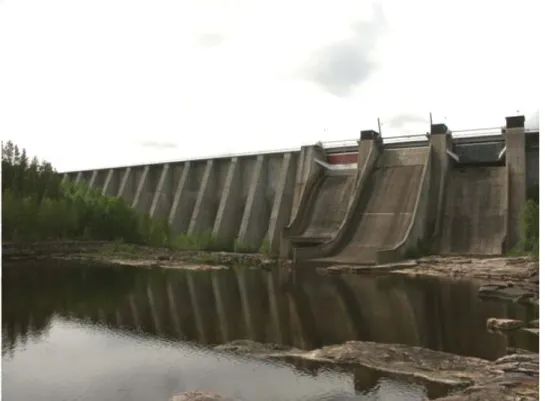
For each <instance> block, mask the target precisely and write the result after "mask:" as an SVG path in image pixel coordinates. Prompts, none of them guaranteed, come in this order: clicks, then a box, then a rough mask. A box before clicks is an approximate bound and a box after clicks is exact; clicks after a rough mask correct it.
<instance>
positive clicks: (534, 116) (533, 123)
mask: <svg viewBox="0 0 545 401" xmlns="http://www.w3.org/2000/svg"><path fill="white" fill-rule="evenodd" d="M524 125H525V126H526V128H531V129H539V110H537V111H535V112H534V113H531V114H530V115H529V116H528V117H526V121H525V124H524Z"/></svg>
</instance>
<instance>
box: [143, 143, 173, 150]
mask: <svg viewBox="0 0 545 401" xmlns="http://www.w3.org/2000/svg"><path fill="white" fill-rule="evenodd" d="M140 145H141V146H143V147H145V148H153V149H176V148H177V147H178V145H176V144H175V143H174V142H157V141H145V142H141V143H140Z"/></svg>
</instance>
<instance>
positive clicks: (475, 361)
mask: <svg viewBox="0 0 545 401" xmlns="http://www.w3.org/2000/svg"><path fill="white" fill-rule="evenodd" d="M215 349H216V350H219V351H223V352H231V353H236V354H239V355H245V356H248V355H251V356H254V357H258V358H268V359H281V360H288V359H289V360H291V361H312V362H319V363H324V364H335V365H341V364H342V365H350V366H353V367H358V366H359V367H365V368H369V369H372V370H374V371H378V372H380V373H383V374H388V375H395V376H396V377H401V378H405V379H407V380H413V379H419V380H423V381H425V382H427V383H430V384H440V385H444V386H448V387H449V388H450V389H451V391H450V392H451V393H452V394H451V395H447V396H443V397H441V398H436V399H437V400H441V401H470V400H483V401H487V400H491V401H492V400H493V401H508V400H528V401H530V400H538V399H539V355H538V354H536V353H530V352H526V353H521V354H518V353H517V354H511V355H506V356H504V357H502V358H499V359H497V360H496V361H487V360H484V359H480V358H474V357H465V356H459V355H455V354H449V353H445V352H440V351H433V350H430V349H426V348H421V347H413V346H407V345H402V344H383V343H376V342H362V341H348V342H345V343H344V344H339V345H331V346H326V347H323V348H320V349H316V350H312V351H303V350H299V349H294V348H289V347H284V346H279V345H276V344H260V343H255V342H253V341H249V340H237V341H234V342H231V343H227V344H222V345H218V346H216V347H215ZM517 397H518V398H517ZM207 400H218V401H219V400H227V399H226V398H221V397H220V396H218V395H214V394H211V393H203V392H191V393H185V394H180V395H176V396H175V397H173V398H172V401H207Z"/></svg>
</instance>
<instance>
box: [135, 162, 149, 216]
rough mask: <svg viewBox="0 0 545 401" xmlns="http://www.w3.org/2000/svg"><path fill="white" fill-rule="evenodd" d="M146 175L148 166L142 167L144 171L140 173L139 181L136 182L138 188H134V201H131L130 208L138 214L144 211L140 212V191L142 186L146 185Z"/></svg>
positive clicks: (142, 188)
mask: <svg viewBox="0 0 545 401" xmlns="http://www.w3.org/2000/svg"><path fill="white" fill-rule="evenodd" d="M148 175H149V166H146V167H144V171H143V172H142V175H141V176H140V180H139V182H138V186H137V187H136V193H135V194H134V199H133V201H132V207H133V208H135V209H136V210H138V211H140V212H144V211H146V210H142V206H143V204H142V191H143V190H144V186H145V185H146V183H147V181H148Z"/></svg>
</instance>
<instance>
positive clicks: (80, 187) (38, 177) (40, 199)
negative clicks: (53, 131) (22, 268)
mask: <svg viewBox="0 0 545 401" xmlns="http://www.w3.org/2000/svg"><path fill="white" fill-rule="evenodd" d="M61 181H62V180H61V178H60V176H59V175H58V174H57V173H56V171H55V170H54V169H53V168H52V166H51V165H50V164H49V163H46V162H42V163H41V164H40V163H39V162H38V160H37V159H36V158H34V159H33V160H32V162H31V163H28V159H27V157H26V152H25V151H24V150H23V151H22V152H21V151H19V148H18V147H17V146H16V145H13V143H11V142H7V143H6V144H4V143H2V240H4V241H16V242H28V241H39V240H53V239H88V240H104V241H114V240H118V241H123V242H127V243H133V244H147V245H155V246H170V245H171V243H172V234H171V230H170V227H169V225H168V222H167V221H165V220H157V219H152V218H151V217H150V216H148V215H143V214H140V213H138V212H137V211H136V210H135V209H133V208H132V207H130V206H129V205H128V204H127V203H125V202H124V201H123V200H122V199H120V198H115V197H108V196H103V195H102V193H101V192H100V191H97V190H94V189H90V188H89V187H87V186H86V185H85V184H74V183H62V182H61Z"/></svg>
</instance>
